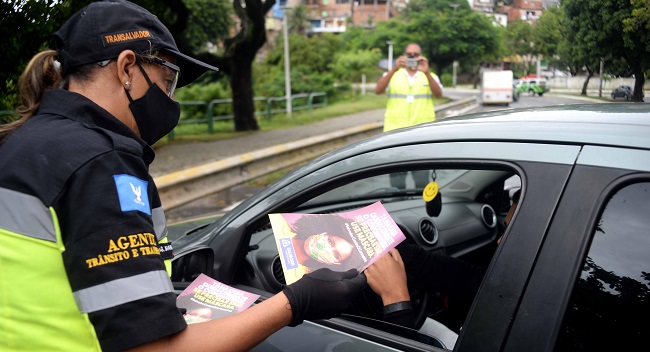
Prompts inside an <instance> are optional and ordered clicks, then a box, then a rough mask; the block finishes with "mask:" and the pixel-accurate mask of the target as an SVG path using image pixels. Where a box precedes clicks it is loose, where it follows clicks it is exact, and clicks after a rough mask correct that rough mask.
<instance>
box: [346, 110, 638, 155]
mask: <svg viewBox="0 0 650 352" xmlns="http://www.w3.org/2000/svg"><path fill="white" fill-rule="evenodd" d="M432 141H436V142H442V141H449V142H451V141H458V142H467V141H502V142H533V143H553V144H572V145H585V144H590V145H600V146H618V147H630V148H641V149H650V104H637V103H601V104H570V105H556V106H547V107H534V108H525V109H506V110H497V111H491V112H482V113H474V114H468V115H464V116H457V117H452V118H445V119H441V120H438V121H436V122H432V123H426V124H421V125H417V126H413V127H408V128H404V129H399V130H394V131H391V132H386V133H383V134H381V135H378V136H375V137H371V138H369V139H367V140H365V141H362V142H361V143H363V144H364V146H365V148H363V149H365V150H366V151H367V150H370V149H381V148H386V147H391V146H400V145H407V144H420V143H430V142H432ZM358 146H359V143H356V144H353V145H351V146H348V147H349V148H350V149H355V148H357V147H358Z"/></svg>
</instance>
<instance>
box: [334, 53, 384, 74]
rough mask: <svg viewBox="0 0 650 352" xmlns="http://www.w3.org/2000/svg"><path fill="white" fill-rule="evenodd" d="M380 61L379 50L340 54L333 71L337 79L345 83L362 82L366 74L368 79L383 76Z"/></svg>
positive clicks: (337, 54)
mask: <svg viewBox="0 0 650 352" xmlns="http://www.w3.org/2000/svg"><path fill="white" fill-rule="evenodd" d="M380 59H381V52H380V51H379V49H377V48H375V49H369V50H354V51H345V52H338V53H336V55H335V58H334V62H333V64H332V65H331V70H332V72H333V73H334V76H335V77H340V78H341V79H342V80H343V81H347V82H360V81H361V75H363V74H366V77H369V76H372V77H374V76H378V75H379V74H381V71H382V70H380V69H379V68H378V67H377V62H379V60H380ZM366 79H367V78H366Z"/></svg>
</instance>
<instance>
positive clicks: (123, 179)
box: [113, 174, 151, 215]
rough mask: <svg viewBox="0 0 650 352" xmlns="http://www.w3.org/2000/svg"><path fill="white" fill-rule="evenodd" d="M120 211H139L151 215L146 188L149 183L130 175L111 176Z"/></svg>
mask: <svg viewBox="0 0 650 352" xmlns="http://www.w3.org/2000/svg"><path fill="white" fill-rule="evenodd" d="M113 179H114V180H115V187H117V195H118V197H119V199H120V208H121V209H122V211H124V212H127V211H134V210H135V211H139V212H142V213H145V214H148V215H151V206H150V205H149V196H148V194H147V186H148V185H149V182H147V181H143V180H141V179H139V178H137V177H135V176H131V175H126V174H122V175H113Z"/></svg>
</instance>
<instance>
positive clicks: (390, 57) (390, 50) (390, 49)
mask: <svg viewBox="0 0 650 352" xmlns="http://www.w3.org/2000/svg"><path fill="white" fill-rule="evenodd" d="M386 44H388V71H390V70H392V69H393V44H395V43H394V42H392V41H390V40H389V41H387V42H386Z"/></svg>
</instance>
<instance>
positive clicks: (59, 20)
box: [0, 0, 91, 110]
mask: <svg viewBox="0 0 650 352" xmlns="http://www.w3.org/2000/svg"><path fill="white" fill-rule="evenodd" d="M89 2H91V1H90V0H88V1H71V0H68V1H58V0H30V1H21V0H13V1H12V0H4V1H2V2H0V18H2V26H0V38H2V41H1V42H0V43H1V44H0V52H1V53H2V55H0V66H1V67H2V70H0V85H2V86H3V87H2V88H3V89H2V90H0V104H2V105H1V106H0V110H13V109H14V108H15V105H16V104H17V102H18V98H17V96H16V93H17V92H16V90H15V83H16V82H18V77H20V74H21V73H22V72H23V70H24V69H25V66H26V65H27V63H28V62H29V60H31V58H32V57H33V56H34V55H35V54H37V53H38V52H39V51H41V50H43V49H46V48H52V49H53V48H54V43H53V41H52V33H53V32H54V31H55V30H56V29H58V28H59V27H61V25H62V24H63V22H64V21H65V20H66V19H67V18H68V17H69V16H71V15H72V14H73V13H74V12H76V11H77V10H79V9H80V8H81V7H83V6H84V5H86V4H88V3H89Z"/></svg>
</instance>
